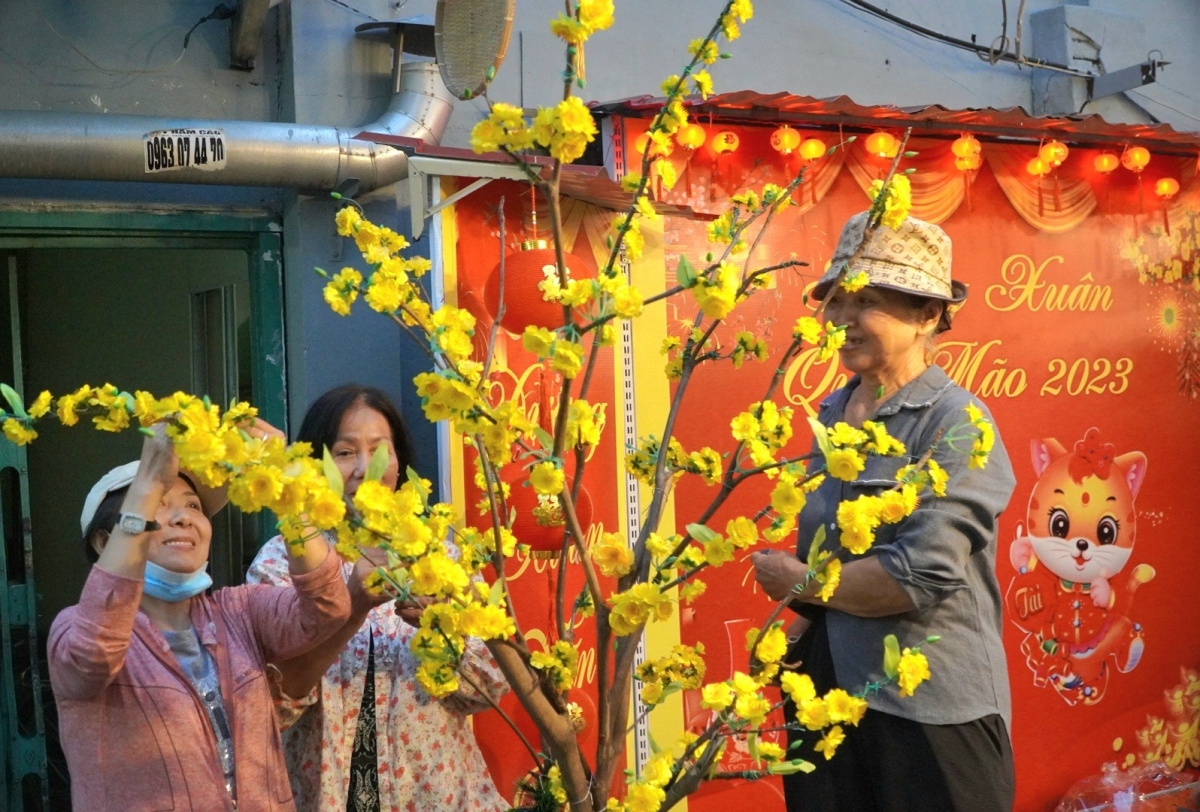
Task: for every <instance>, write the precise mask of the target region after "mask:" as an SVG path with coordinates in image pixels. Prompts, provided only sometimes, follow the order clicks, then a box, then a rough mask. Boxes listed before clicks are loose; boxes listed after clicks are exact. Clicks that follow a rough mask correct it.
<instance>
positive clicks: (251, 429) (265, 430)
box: [241, 417, 287, 443]
mask: <svg viewBox="0 0 1200 812" xmlns="http://www.w3.org/2000/svg"><path fill="white" fill-rule="evenodd" d="M241 429H242V431H244V432H246V433H247V434H249V435H250V436H251V437H253V438H255V439H257V440H269V439H270V438H272V437H278V438H279V439H280V440H283V441H284V442H285V443H286V442H287V436H286V435H284V433H283V432H282V431H280V430H279V429H277V428H275V427H274V426H272V425H271V424H270V423H268V422H267V421H266V420H263V419H262V418H261V417H255V418H253V419H251V420H247V421H246V422H245V423H243V424H241Z"/></svg>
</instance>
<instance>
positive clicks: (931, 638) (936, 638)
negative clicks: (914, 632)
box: [925, 634, 942, 643]
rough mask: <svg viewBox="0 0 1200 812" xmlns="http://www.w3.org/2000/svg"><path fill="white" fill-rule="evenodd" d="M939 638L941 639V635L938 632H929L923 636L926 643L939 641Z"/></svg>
mask: <svg viewBox="0 0 1200 812" xmlns="http://www.w3.org/2000/svg"><path fill="white" fill-rule="evenodd" d="M941 639H942V636H941V635H940V634H931V635H929V636H928V637H926V638H925V642H926V643H936V642H937V641H939V640H941Z"/></svg>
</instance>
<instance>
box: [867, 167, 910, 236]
mask: <svg viewBox="0 0 1200 812" xmlns="http://www.w3.org/2000/svg"><path fill="white" fill-rule="evenodd" d="M867 196H868V197H870V198H871V216H872V217H879V222H881V223H882V224H883V225H885V226H887V227H888V228H890V229H892V230H895V229H897V228H899V227H900V224H901V223H903V222H904V219H905V218H906V217H908V213H909V211H910V210H911V209H912V184H911V183H910V182H909V180H908V176H907V175H903V174H897V175H893V176H892V179H891V180H890V181H889V182H888V184H887V188H886V189H885V188H884V184H883V181H882V180H874V181H871V188H870V189H868V190H867Z"/></svg>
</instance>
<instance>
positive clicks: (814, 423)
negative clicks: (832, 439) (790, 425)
mask: <svg viewBox="0 0 1200 812" xmlns="http://www.w3.org/2000/svg"><path fill="white" fill-rule="evenodd" d="M808 427H809V428H811V429H812V433H813V439H815V440H816V441H817V448H819V449H821V453H822V454H824V455H825V456H829V452H830V451H831V450H832V447H831V446H830V445H829V429H827V428H825V424H824V423H822V422H821V421H820V420H818V419H817V418H815V417H810V418H808Z"/></svg>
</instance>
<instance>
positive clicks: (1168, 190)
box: [1154, 178, 1179, 200]
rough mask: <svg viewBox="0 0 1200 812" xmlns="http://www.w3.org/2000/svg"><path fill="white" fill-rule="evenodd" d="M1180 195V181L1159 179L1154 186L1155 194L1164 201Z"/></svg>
mask: <svg viewBox="0 0 1200 812" xmlns="http://www.w3.org/2000/svg"><path fill="white" fill-rule="evenodd" d="M1178 193H1179V181H1177V180H1175V178H1159V179H1158V183H1156V184H1154V194H1156V195H1158V196H1159V197H1161V198H1162V199H1163V200H1168V199H1170V198H1172V197H1174V196H1175V195H1176V194H1178Z"/></svg>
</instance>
